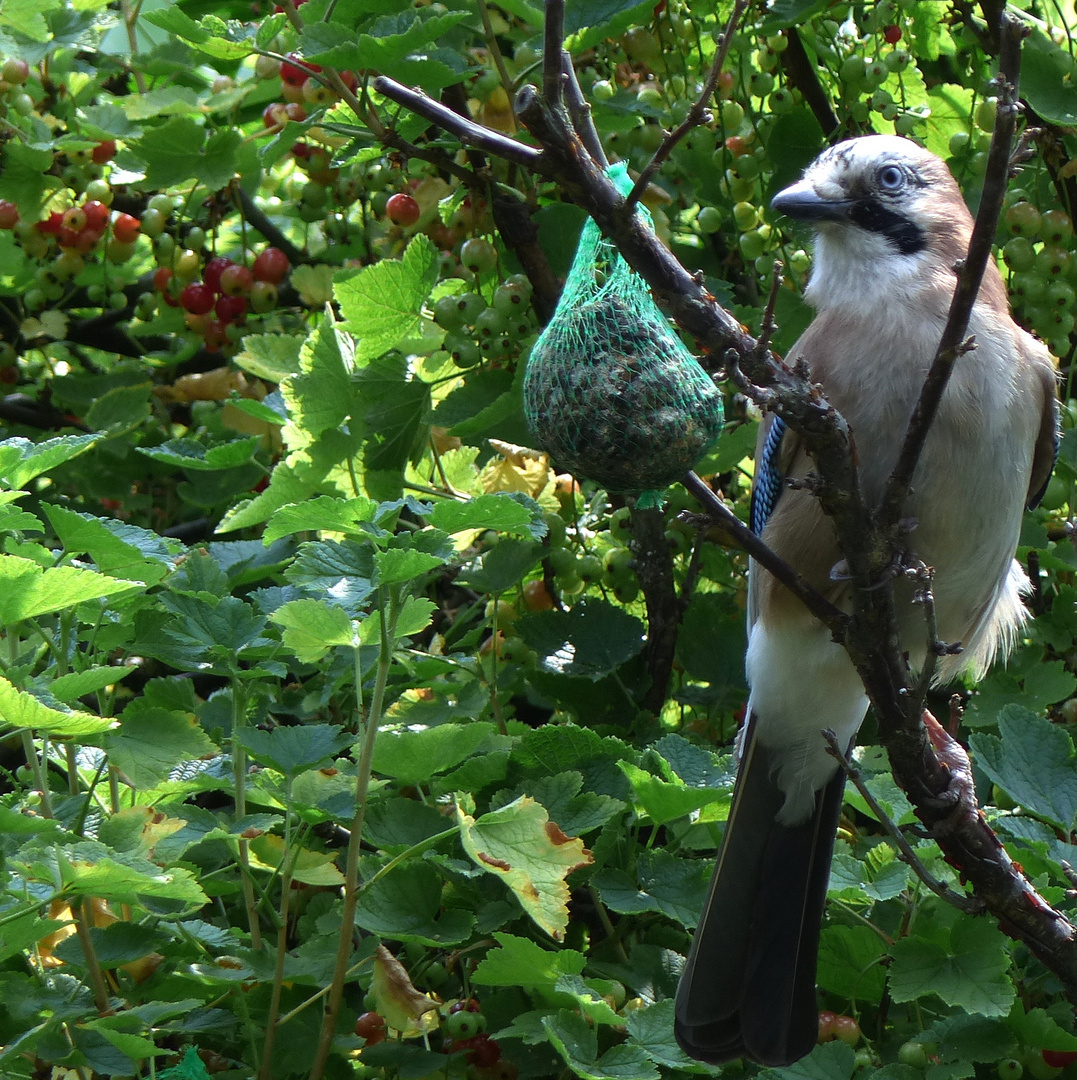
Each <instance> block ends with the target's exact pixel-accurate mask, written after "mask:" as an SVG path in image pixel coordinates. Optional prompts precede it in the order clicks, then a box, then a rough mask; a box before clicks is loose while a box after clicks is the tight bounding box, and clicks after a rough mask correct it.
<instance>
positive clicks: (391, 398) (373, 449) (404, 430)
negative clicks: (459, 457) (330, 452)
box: [358, 263, 430, 498]
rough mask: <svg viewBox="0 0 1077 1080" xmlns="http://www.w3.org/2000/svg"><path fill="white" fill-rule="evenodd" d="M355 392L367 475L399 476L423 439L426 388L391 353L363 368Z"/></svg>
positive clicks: (396, 491) (404, 362) (399, 357)
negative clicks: (365, 438) (360, 404)
mask: <svg viewBox="0 0 1077 1080" xmlns="http://www.w3.org/2000/svg"><path fill="white" fill-rule="evenodd" d="M379 265H382V266H384V265H385V264H384V263H380V264H379ZM358 392H359V394H360V395H361V396H362V400H363V404H364V406H365V408H364V411H363V420H364V422H365V424H366V426H367V429H368V433H369V434H368V441H367V446H366V452H365V454H364V464H365V465H366V468H367V470H368V473H369V472H370V471H372V470H380V471H387V472H392V473H400V474H402V473H403V470H404V468H405V466H406V465H407V463H408V462H409V461H410V460H412V459H414V458H415V456H416V454H417V451H418V450H419V449H420V448H421V447H422V445H423V443H424V442H425V439H426V434H427V432H426V427H425V424H426V418H427V414H428V413H429V409H430V386H429V384H427V383H425V382H423V381H422V379H416V378H410V377H409V376H408V364H407V360H406V358H405V357H404V356H402V355H399V354H395V353H394V354H390V355H389V356H382V357H379V358H377V359H375V360H373V361H372V362H371V363H370V364H369V365H368V366H367V368H366V370H365V371H363V372H362V374H361V375H360V377H359V387H358ZM402 480H403V476H402V475H401V476H400V478H399V479H398V480H397V481H396V483H395V485H394V491H393V492H392V493H391V495H390V496H389V497H394V498H395V497H396V495H398V494H399V485H400V481H402Z"/></svg>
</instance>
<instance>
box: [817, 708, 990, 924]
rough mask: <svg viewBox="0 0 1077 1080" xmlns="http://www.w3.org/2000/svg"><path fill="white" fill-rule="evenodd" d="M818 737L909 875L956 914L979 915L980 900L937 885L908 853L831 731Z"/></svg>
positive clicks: (909, 848) (908, 848)
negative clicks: (910, 872)
mask: <svg viewBox="0 0 1077 1080" xmlns="http://www.w3.org/2000/svg"><path fill="white" fill-rule="evenodd" d="M822 735H823V738H824V739H825V740H826V745H827V753H828V754H830V756H831V757H833V758H835V759H836V760H837V762H838V764H839V765H840V766H841V767H842V771H843V772H844V773H845V775H846V776H847V777H848V778H849V780H850V781H851V782H852V785H853V787H855V788H856V790H857V791H858V792H860V795H861V797H862V798H863V800H864V802H866V803H867V804H868V809H869V810H870V811H871V812H872V813H873V814H874V815H875V820H876V821H878V823H879V824H880V825H881V826H882V827H883V829H884V830H885V831H886V833H887V835H888V836H889V837H890V839H891V840H892V841H893V842H894V846H895V847H896V848H897V849H898V851H900V852H901V857H902V859H904V860H905V862H907V863H908V864H909V866H910V867H911V868H912V871H913V873H914V874H915V875H916V876H917V877H918V878H919V879H920V880H921V881H922V882H923V883H924V884H925V885H926V886H927V887H928V888H929V889H930V890H931V891H932V892H933V893H934V894H935V895H936V896H939V897H941V898H942V899H943V900H945V901H946V902H947V903H948V904H952V905H953V906H954V907H955V908H957V909H958V910H960V911H964V912H966V913H967V914H969V915H980V914H982V913H983V910H984V904H983V901H982V900H980V899H979V898H977V897H975V896H964V895H962V894H961V893H959V892H955V891H954V890H953V889H951V888H950V886H949V885H947V884H946V883H945V882H943V881H939V879H938V878H937V877H935V875H934V874H932V873H931V871H929V870H928V868H927V867H926V866H924V864H923V863H922V862H921V861H920V856H919V855H917V854H916V852H915V851H914V850H913V849H912V845H911V844H910V843H909V842H908V840H906V839H905V836H904V834H903V833H902V831H901V830H900V829H899V828H898V827H897V825H896V824H895V823H894V821H893V820H892V819H891V818H890V815H889V814H887V812H886V811H885V810H884V809H883V808H882V807H881V806H880V805H879V801H878V800H877V799H876V798H875V796H874V795H872V793H871V792H870V791H869V790H868V786H867V784H865V783H864V779H863V777H862V776H861V775H860V770H859V769H858V768H857V767H856V766H855V765H854V764H853V763H852V762H851V761H850V760H849V758H848V756H847V755H846V753H845V751H844V750H842V748H841V747H840V746H839V745H838V739H837V736H836V735H835V734H834V732H833V730H832V729H830V728H826V729H825V730H824V731H823V732H822Z"/></svg>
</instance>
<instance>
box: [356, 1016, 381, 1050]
mask: <svg viewBox="0 0 1077 1080" xmlns="http://www.w3.org/2000/svg"><path fill="white" fill-rule="evenodd" d="M385 1030H386V1025H385V1018H384V1017H383V1016H382V1015H381V1013H376V1012H365V1013H362V1014H361V1015H360V1016H359V1018H358V1019H357V1020H356V1021H355V1034H356V1035H358V1036H359V1038H361V1039H365V1040H366V1044H367V1046H376V1045H377V1044H378V1043H380V1042H383V1041H384V1039H385Z"/></svg>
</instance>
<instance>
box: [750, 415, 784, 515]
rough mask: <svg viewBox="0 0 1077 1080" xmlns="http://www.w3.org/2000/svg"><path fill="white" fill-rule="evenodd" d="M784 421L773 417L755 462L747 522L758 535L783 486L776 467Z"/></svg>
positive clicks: (782, 478) (780, 475) (779, 472)
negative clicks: (748, 519) (750, 504)
mask: <svg viewBox="0 0 1077 1080" xmlns="http://www.w3.org/2000/svg"><path fill="white" fill-rule="evenodd" d="M785 430H786V423H785V421H784V420H782V419H781V417H779V416H776V417H774V419H773V421H772V422H771V425H770V430H769V431H768V432H767V437H766V438H765V439H764V440H763V448H762V451H761V452H760V454H759V460H758V461H757V462H756V463H755V483H754V484H753V485H752V506H751V513H750V522H749V524H750V525H751V527H752V532H754V533H755V535H756V536H759V534H760V533H762V531H763V526H764V525H766V523H767V520H768V519H769V518H770V515H771V513H772V512H773V511H774V507H775V506H776V505H777V502H778V499H779V497H780V496H781V493H782V489H783V488H784V487H785V477H784V476H782V474H781V470H780V469H779V468H778V454H779V452H780V450H781V445H782V436H783V435H784V434H785Z"/></svg>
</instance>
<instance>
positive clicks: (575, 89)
mask: <svg viewBox="0 0 1077 1080" xmlns="http://www.w3.org/2000/svg"><path fill="white" fill-rule="evenodd" d="M561 68H562V70H563V71H564V73H565V84H564V95H565V105H566V106H567V107H568V115H569V116H571V117H572V126H573V127H574V128H575V129H576V134H577V135H579V137H580V142H582V143H583V145H584V148H585V149H586V150H587V153H589V154H590V155H591V157H593V158H594V159H595V161H596V162H597V163H598V164H599V165H600V166H601V167H602V168H603V169H606V168H609V164H610V162H609V158H607V157H606V151H605V150H604V149H603V147H602V140H601V139H600V138H599V136H598V130H597V129H596V128H595V122H594V120H593V119H592V117H591V103H590V102H589V101H588V100H587V98H585V97H584V96H583V91H582V90H581V89H580V81H579V79H577V78H576V69H575V67H573V65H572V56H571V55H570V54H569V52H568V50H567V49H562V50H561Z"/></svg>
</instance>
